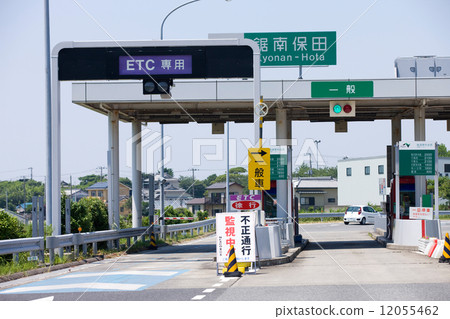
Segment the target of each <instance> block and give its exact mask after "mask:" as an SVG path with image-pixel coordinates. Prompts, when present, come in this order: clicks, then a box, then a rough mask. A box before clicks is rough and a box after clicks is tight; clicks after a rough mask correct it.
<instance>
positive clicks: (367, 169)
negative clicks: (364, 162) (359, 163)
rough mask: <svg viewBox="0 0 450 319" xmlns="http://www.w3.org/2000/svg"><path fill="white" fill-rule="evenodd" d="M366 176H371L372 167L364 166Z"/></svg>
mask: <svg viewBox="0 0 450 319" xmlns="http://www.w3.org/2000/svg"><path fill="white" fill-rule="evenodd" d="M364 174H365V175H370V166H364Z"/></svg>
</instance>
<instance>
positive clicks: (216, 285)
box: [213, 282, 223, 287]
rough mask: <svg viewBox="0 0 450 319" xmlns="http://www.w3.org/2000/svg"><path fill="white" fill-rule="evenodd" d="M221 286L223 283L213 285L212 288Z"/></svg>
mask: <svg viewBox="0 0 450 319" xmlns="http://www.w3.org/2000/svg"><path fill="white" fill-rule="evenodd" d="M222 285H223V282H219V283H218V284H214V285H213V287H220V286H222Z"/></svg>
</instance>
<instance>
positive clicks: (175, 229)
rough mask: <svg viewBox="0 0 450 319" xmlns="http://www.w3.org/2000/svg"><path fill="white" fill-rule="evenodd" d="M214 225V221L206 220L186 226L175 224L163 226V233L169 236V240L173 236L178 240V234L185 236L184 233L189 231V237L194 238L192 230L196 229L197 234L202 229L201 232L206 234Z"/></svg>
mask: <svg viewBox="0 0 450 319" xmlns="http://www.w3.org/2000/svg"><path fill="white" fill-rule="evenodd" d="M215 224H216V220H215V219H206V220H202V221H199V222H194V223H186V224H175V225H167V226H165V227H166V229H165V233H166V234H169V237H170V238H173V237H174V236H175V238H176V239H178V233H180V232H181V233H182V235H185V234H186V231H188V230H189V231H190V233H191V236H194V229H197V234H199V233H200V229H201V228H203V232H204V233H206V232H208V231H210V230H211V229H212V228H213V227H214V225H215Z"/></svg>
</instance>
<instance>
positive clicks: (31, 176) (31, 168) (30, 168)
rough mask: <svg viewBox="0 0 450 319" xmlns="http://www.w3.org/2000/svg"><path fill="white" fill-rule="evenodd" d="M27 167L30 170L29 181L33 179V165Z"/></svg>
mask: <svg viewBox="0 0 450 319" xmlns="http://www.w3.org/2000/svg"><path fill="white" fill-rule="evenodd" d="M28 169H29V170H30V171H31V172H30V181H32V180H33V167H28Z"/></svg>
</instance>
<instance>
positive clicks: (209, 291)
mask: <svg viewBox="0 0 450 319" xmlns="http://www.w3.org/2000/svg"><path fill="white" fill-rule="evenodd" d="M214 290H216V289H215V288H208V289H205V290H203V291H202V292H203V293H206V294H207V293H211V292H213V291H214Z"/></svg>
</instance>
